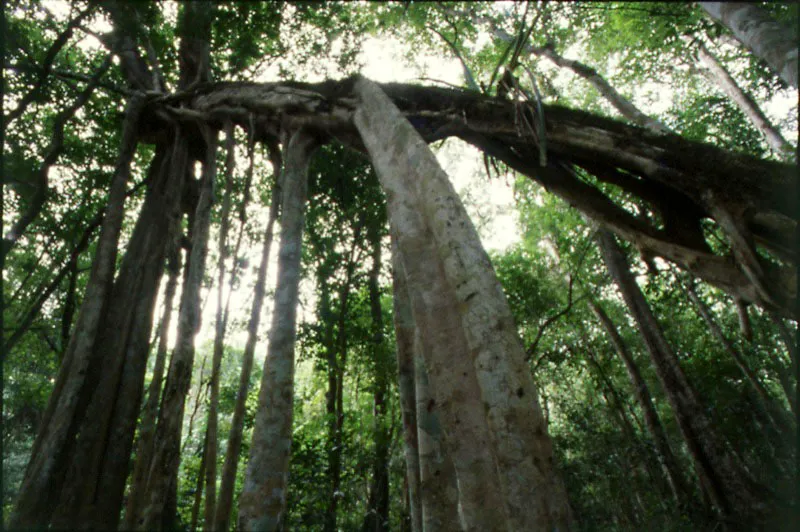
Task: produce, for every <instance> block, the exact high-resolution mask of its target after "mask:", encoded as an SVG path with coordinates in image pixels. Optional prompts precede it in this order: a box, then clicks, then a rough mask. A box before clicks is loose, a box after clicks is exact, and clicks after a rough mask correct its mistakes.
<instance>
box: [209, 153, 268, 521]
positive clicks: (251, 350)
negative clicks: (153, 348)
mask: <svg viewBox="0 0 800 532" xmlns="http://www.w3.org/2000/svg"><path fill="white" fill-rule="evenodd" d="M274 172H275V176H274V177H275V185H274V186H273V188H272V198H271V202H272V203H271V204H270V208H269V220H268V221H267V227H266V229H265V231H264V244H263V248H262V250H261V263H260V264H259V266H258V274H257V277H256V286H255V290H254V295H253V306H252V308H251V310H250V321H249V322H248V324H247V341H246V343H245V346H244V354H243V355H242V371H241V373H240V375H239V389H238V391H237V392H236V404H235V405H234V407H233V419H232V420H231V431H230V434H229V435H228V449H227V451H226V452H225V463H224V464H223V466H222V479H221V481H220V487H219V501H218V502H217V511H216V514H215V516H214V527H213V528H214V530H219V531H226V530H228V529H229V528H230V526H229V525H230V518H231V509H232V506H233V489H234V486H235V484H236V471H237V469H238V468H239V452H240V451H241V449H242V434H243V431H244V414H245V406H246V404H247V395H248V392H249V391H250V374H251V373H252V371H253V356H254V354H255V350H256V342H257V340H258V326H259V324H260V322H261V308H262V307H263V305H264V296H265V295H266V293H267V289H266V288H267V266H268V264H269V262H268V260H269V253H270V249H271V248H272V238H273V233H274V227H275V220H276V219H277V217H278V206H279V205H280V202H281V198H280V196H281V194H280V186H279V184H278V176H279V174H280V168H275V169H274Z"/></svg>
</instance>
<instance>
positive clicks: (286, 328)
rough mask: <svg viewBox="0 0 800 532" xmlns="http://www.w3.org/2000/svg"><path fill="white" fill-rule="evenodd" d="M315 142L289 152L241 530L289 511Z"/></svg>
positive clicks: (274, 521) (301, 137) (297, 136)
mask: <svg viewBox="0 0 800 532" xmlns="http://www.w3.org/2000/svg"><path fill="white" fill-rule="evenodd" d="M314 147H315V140H314V139H313V137H311V136H310V135H309V134H308V133H306V132H304V131H302V130H299V131H296V132H295V133H294V134H292V136H291V139H290V140H289V142H288V146H286V147H285V153H286V157H285V166H284V177H283V179H282V185H283V206H282V209H281V210H282V215H281V243H280V252H279V254H278V280H277V288H276V291H275V309H274V311H273V317H272V328H271V331H270V337H269V346H268V349H267V358H266V360H265V361H264V373H263V377H262V379H261V389H260V391H259V396H258V411H257V413H256V420H255V427H254V428H253V441H252V443H251V445H250V458H249V460H248V463H247V471H246V473H245V481H244V488H243V489H242V493H241V495H240V497H239V529H241V530H245V531H250V530H258V531H262V530H278V529H279V527H280V526H281V521H282V519H283V514H284V510H285V506H286V487H287V483H288V476H289V453H290V450H291V445H292V401H293V395H294V340H295V333H296V315H297V296H298V288H299V284H300V257H301V247H302V240H303V223H304V218H305V216H304V212H305V203H306V193H307V190H308V165H309V161H310V159H311V154H312V152H313V150H314Z"/></svg>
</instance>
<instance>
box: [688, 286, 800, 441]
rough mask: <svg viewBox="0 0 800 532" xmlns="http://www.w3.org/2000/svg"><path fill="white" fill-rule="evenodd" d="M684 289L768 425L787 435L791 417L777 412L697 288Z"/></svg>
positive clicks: (768, 395)
mask: <svg viewBox="0 0 800 532" xmlns="http://www.w3.org/2000/svg"><path fill="white" fill-rule="evenodd" d="M682 288H683V289H684V290H685V291H686V294H687V295H688V296H689V299H691V300H692V303H694V305H695V308H697V312H698V313H699V314H700V317H701V318H703V321H705V322H706V325H707V326H708V328H709V330H710V331H711V334H712V335H714V337H715V338H716V339H717V340H719V342H720V343H721V344H722V346H723V347H724V348H725V351H726V352H727V353H728V354H729V355H730V356H731V358H732V359H733V360H734V362H736V365H737V366H738V368H739V370H741V372H742V375H744V377H745V380H746V381H747V383H748V384H749V385H750V387H751V388H752V389H753V391H754V392H755V393H756V396H757V397H758V399H759V402H760V405H759V406H758V407H757V408H760V409H761V410H762V411H763V413H764V414H765V415H766V417H767V424H769V425H772V427H773V428H774V429H775V430H776V431H777V432H778V433H784V434H787V433H788V432H789V431H790V430H791V429H790V427H789V415H788V414H787V413H786V412H782V411H779V410H777V405H776V403H775V400H774V399H773V398H772V396H771V395H770V394H769V392H768V391H767V389H766V388H765V387H764V385H763V384H762V383H761V380H760V379H759V378H758V376H757V375H756V374H755V372H753V370H752V369H750V367H749V366H748V365H747V362H746V361H745V360H744V357H743V356H742V354H741V353H740V352H739V350H738V349H736V347H735V346H734V345H733V344H732V343H731V341H730V340H729V339H728V337H727V336H725V333H723V332H722V329H720V327H719V325H718V324H717V322H716V320H715V319H714V316H713V315H712V314H711V309H709V308H708V306H707V305H706V304H705V303H704V302H703V300H701V299H700V296H699V295H698V294H697V291H696V290H695V288H694V287H693V286H688V287H683V286H682Z"/></svg>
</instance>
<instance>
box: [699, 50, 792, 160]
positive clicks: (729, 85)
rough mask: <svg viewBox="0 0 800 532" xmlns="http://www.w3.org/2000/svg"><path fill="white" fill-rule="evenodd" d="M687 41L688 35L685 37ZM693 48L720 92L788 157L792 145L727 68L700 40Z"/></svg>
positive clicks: (779, 152) (778, 150)
mask: <svg viewBox="0 0 800 532" xmlns="http://www.w3.org/2000/svg"><path fill="white" fill-rule="evenodd" d="M685 40H686V41H689V39H688V37H687V38H686V39H685ZM694 50H695V52H696V53H697V58H698V59H699V60H700V64H701V65H702V66H703V67H704V69H705V70H706V72H707V73H708V77H709V78H711V81H713V82H714V83H715V84H716V85H717V86H718V87H719V88H720V89H722V92H724V93H725V94H727V95H728V98H730V99H731V100H732V101H733V103H735V104H736V106H737V107H738V108H739V109H741V111H742V112H743V113H744V114H745V116H747V118H749V119H750V122H752V124H753V125H754V126H755V128H756V129H757V130H758V131H760V132H761V133H762V134H763V135H764V137H765V138H766V139H767V144H769V147H770V148H772V149H773V150H775V153H777V154H778V155H779V156H780V157H781V159H788V158H789V157H791V155H792V146H791V145H790V144H789V143H788V142H787V141H786V139H785V138H783V135H781V133H780V131H778V129H777V128H776V127H775V126H773V125H772V123H771V122H770V121H769V118H767V117H766V115H764V112H763V111H762V110H761V108H760V107H759V106H758V104H757V103H756V102H755V100H754V99H753V97H752V96H750V95H749V94H747V93H746V92H745V91H744V90H742V88H741V87H739V84H738V83H736V80H735V79H733V77H732V76H731V75H730V73H729V72H728V71H727V69H726V68H725V67H724V66H723V65H722V64H721V63H720V62H719V60H718V59H717V58H716V56H714V54H712V53H711V52H710V51H709V50H708V48H706V45H705V44H703V43H702V42H700V41H696V42H695V44H694Z"/></svg>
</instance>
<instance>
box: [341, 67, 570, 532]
mask: <svg viewBox="0 0 800 532" xmlns="http://www.w3.org/2000/svg"><path fill="white" fill-rule="evenodd" d="M355 90H356V93H357V94H358V95H359V97H360V99H361V104H360V106H359V107H358V109H357V111H356V113H355V117H354V119H355V124H356V127H357V128H358V129H359V131H360V133H361V136H362V140H363V142H364V143H365V145H366V147H367V150H368V151H369V153H370V157H371V159H372V162H373V164H374V165H375V167H376V170H377V173H378V176H379V179H380V180H381V184H382V185H383V187H384V190H385V191H386V192H387V196H388V197H389V201H390V205H391V203H392V201H393V198H392V196H393V195H395V194H397V195H399V194H400V193H402V194H403V196H399V198H397V199H399V200H400V201H403V202H404V203H405V208H406V209H408V208H410V207H411V206H412V205H413V209H410V210H411V211H412V212H414V211H416V212H418V213H419V214H420V215H421V217H422V221H423V223H424V224H425V225H424V226H425V227H428V228H429V230H430V234H431V237H432V239H433V242H432V243H433V245H434V246H435V253H436V255H435V257H431V259H429V260H431V262H433V263H434V265H435V266H439V267H440V268H441V270H440V271H441V273H442V274H444V278H445V279H446V281H444V282H443V283H442V284H446V285H449V286H450V287H453V288H451V289H450V290H452V291H449V293H448V292H445V293H444V294H447V298H448V299H449V300H450V301H452V303H453V304H454V306H455V308H456V309H457V310H456V316H457V317H458V322H460V327H458V325H457V324H453V325H454V326H455V327H456V328H457V329H461V330H462V331H463V333H464V334H465V340H466V345H467V346H468V351H467V352H469V353H470V356H469V357H465V358H469V359H470V362H471V363H472V364H473V369H472V370H473V371H474V372H475V375H476V377H477V383H478V386H479V392H480V401H481V402H482V404H483V407H482V408H481V414H484V413H485V419H486V422H487V423H488V427H489V428H490V430H489V432H490V438H491V439H490V446H491V447H490V449H491V452H492V454H493V458H494V462H495V464H496V468H497V473H499V475H498V476H499V479H498V480H499V481H500V488H501V492H500V493H497V494H496V495H500V496H501V501H502V503H501V505H502V508H503V513H504V514H505V515H500V516H497V517H499V520H498V519H493V520H492V521H491V525H490V526H491V527H497V526H498V525H500V526H508V527H510V528H514V529H527V530H533V529H536V528H544V527H550V528H556V527H557V528H562V529H564V530H567V529H569V528H570V527H571V515H570V510H569V504H568V502H567V498H566V492H565V490H564V487H563V484H562V483H561V480H560V478H559V477H558V475H557V473H556V471H555V465H554V462H553V451H552V445H551V443H550V439H549V437H548V436H547V433H546V427H545V425H544V419H543V417H542V412H541V408H540V407H539V404H538V400H537V391H536V388H535V386H534V384H533V380H532V378H531V375H530V370H529V368H528V367H527V365H526V363H525V353H524V350H523V348H522V345H521V343H520V341H519V338H518V337H517V334H516V326H515V324H514V321H513V318H512V316H511V311H510V310H509V307H508V303H507V302H506V300H505V296H504V295H503V292H502V288H501V287H500V283H499V282H498V280H497V277H496V275H495V273H494V270H493V268H492V266H491V263H490V261H489V258H488V256H487V255H486V252H485V251H484V249H483V247H482V246H481V243H480V239H479V237H478V234H477V232H476V230H475V228H474V226H473V225H472V223H471V221H470V220H469V218H468V217H467V215H466V212H465V211H464V207H463V205H461V201H460V199H459V198H458V196H457V194H456V193H455V191H454V190H453V187H452V185H451V184H450V182H449V180H448V178H447V175H446V174H445V173H444V172H443V171H442V169H441V168H440V167H439V165H438V163H437V162H436V158H435V157H434V156H433V154H432V153H431V151H430V149H429V148H428V146H427V144H426V143H425V141H424V140H423V139H422V138H421V137H420V136H419V134H418V133H417V132H416V131H415V130H414V128H413V127H412V126H411V124H410V123H409V122H408V121H407V120H406V119H405V118H404V117H403V115H402V114H401V113H400V111H399V110H398V109H397V107H395V106H394V104H393V103H392V101H391V100H390V99H389V98H388V97H387V96H386V94H385V93H384V92H383V91H382V90H381V89H380V88H379V87H378V86H376V85H375V84H374V83H372V82H369V81H367V80H360V81H358V82H357V83H356V89H355ZM403 181H405V182H407V183H408V185H407V186H406V187H403V188H404V189H405V190H403V189H401V188H400V187H399V186H398V183H401V182H403ZM409 188H410V189H411V190H409ZM394 218H395V230H396V231H397V236H398V246H399V249H400V252H401V257H403V258H402V262H403V266H404V268H405V269H406V273H407V275H408V277H409V289H410V290H412V291H414V290H415V289H416V285H415V283H416V282H420V281H418V280H417V278H416V275H414V273H413V270H411V269H410V267H411V264H410V263H411V262H413V261H415V260H418V257H417V256H414V255H412V253H410V251H411V250H410V249H409V248H408V247H407V245H404V241H403V239H402V238H400V237H401V236H402V233H401V230H402V228H403V225H402V223H398V222H399V220H397V217H396V216H395V217H394ZM390 219H392V216H390ZM418 262H423V261H422V260H418ZM412 279H413V280H412ZM444 294H442V295H444ZM411 299H412V306H413V305H414V299H415V297H414V296H413V295H412V296H411ZM415 322H417V324H418V325H420V324H421V323H425V324H426V326H427V325H428V323H429V322H425V321H423V322H421V321H420V320H418V319H417V318H416V315H415ZM455 352H458V351H455ZM452 363H453V362H452V361H451V364H452ZM429 366H430V364H429ZM428 369H429V372H430V374H431V377H432V379H433V373H434V371H433V369H432V368H431V367H429V368H428ZM434 382H435V386H436V387H437V388H438V387H439V386H440V382H439V381H438V379H437V380H435V381H434ZM475 414H477V413H475ZM445 426H446V431H447V432H448V433H449V432H450V430H451V426H450V425H449V424H446V425H445ZM448 444H449V440H448ZM451 456H452V458H453V461H454V464H455V467H456V469H457V471H459V469H458V468H459V466H460V465H461V464H459V458H458V457H457V456H456V454H455V453H452V454H451ZM462 485H463V484H462V482H461V476H460V471H459V489H461V488H462ZM482 502H483V504H484V508H483V513H484V514H486V513H487V512H486V507H488V506H489V504H488V502H486V501H482ZM463 509H464V505H463V502H462V510H463ZM481 517H482V518H485V516H481ZM503 521H505V523H506V524H505V525H501V523H502V522H503ZM488 529H489V528H487V530H488Z"/></svg>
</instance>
